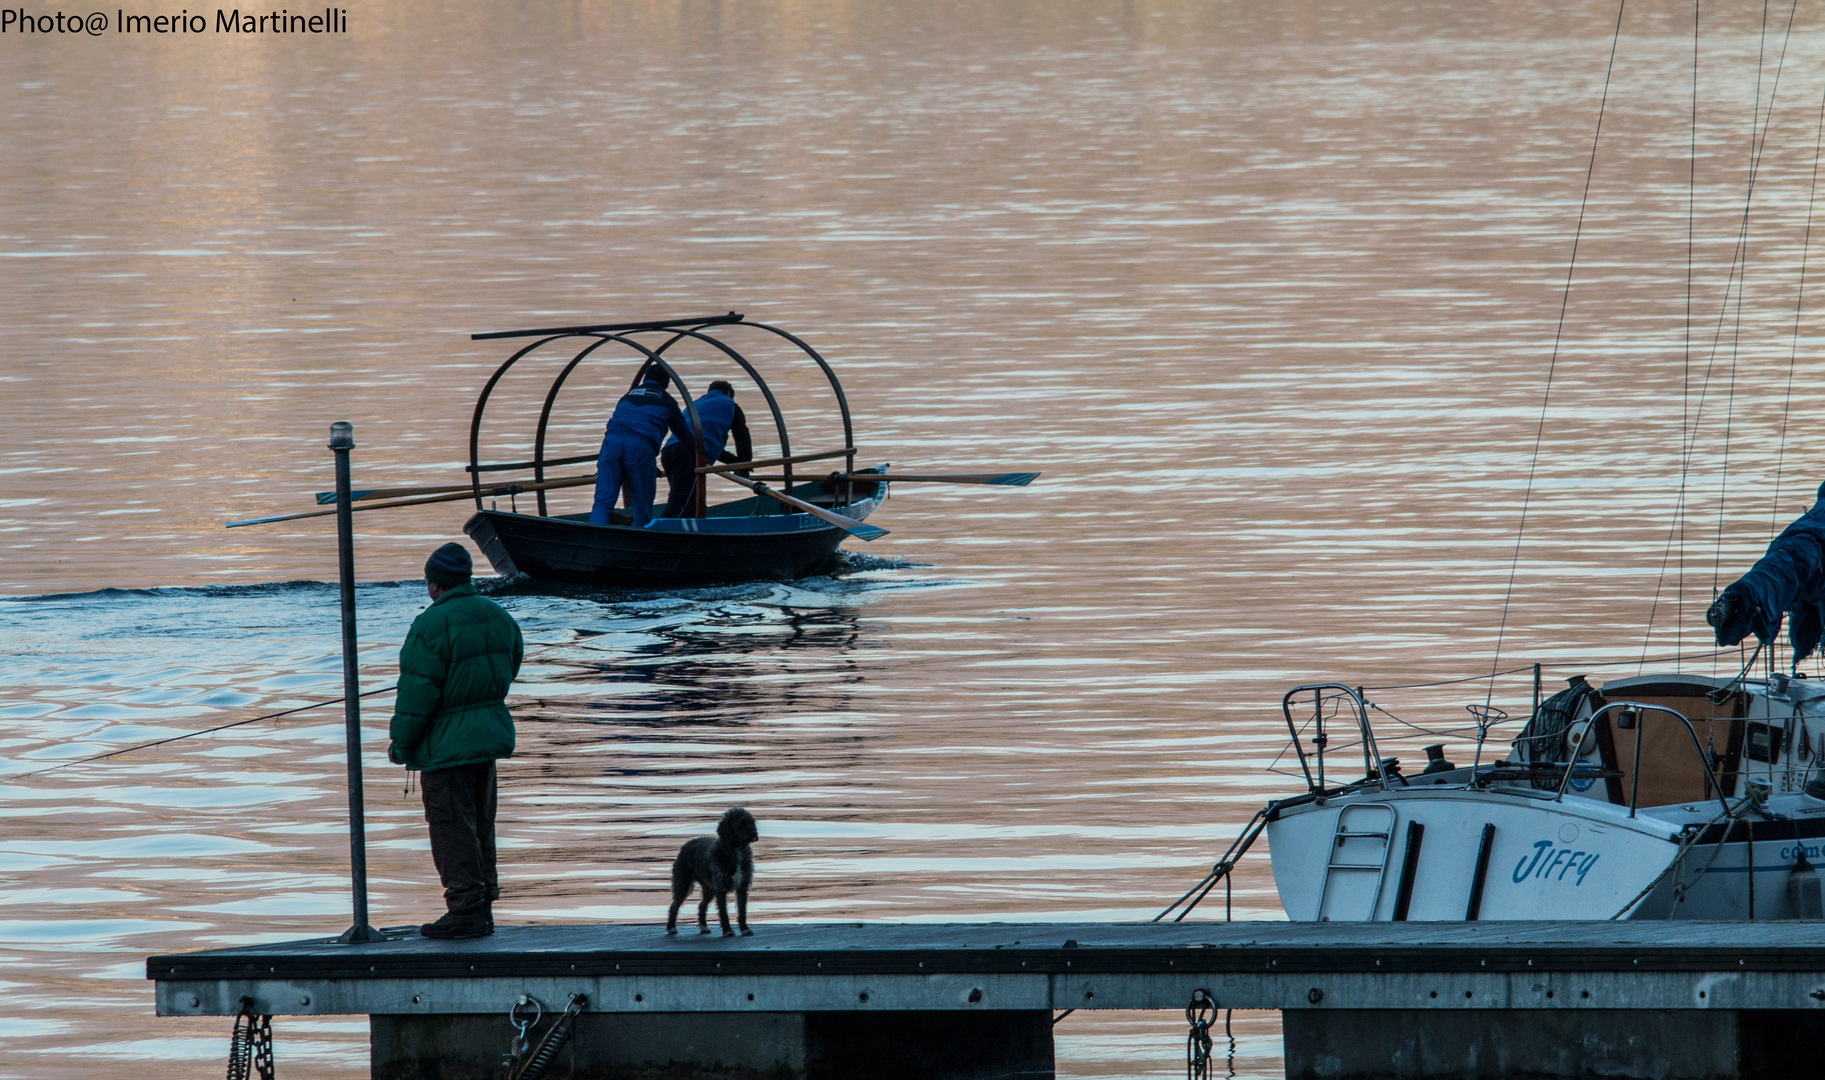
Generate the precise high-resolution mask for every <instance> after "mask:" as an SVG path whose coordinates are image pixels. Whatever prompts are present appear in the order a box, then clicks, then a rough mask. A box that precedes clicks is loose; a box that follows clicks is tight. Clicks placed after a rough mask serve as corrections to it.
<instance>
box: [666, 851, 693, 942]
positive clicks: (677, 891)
mask: <svg viewBox="0 0 1825 1080" xmlns="http://www.w3.org/2000/svg"><path fill="white" fill-rule="evenodd" d="M678 871H679V865H678V864H677V863H673V864H672V908H671V910H670V911H667V912H666V913H665V932H666V933H668V934H676V933H677V932H678V909H679V908H681V907H683V906H684V901H685V897H687V896H690V895H691V876H690V875H689V874H681V873H679V872H678Z"/></svg>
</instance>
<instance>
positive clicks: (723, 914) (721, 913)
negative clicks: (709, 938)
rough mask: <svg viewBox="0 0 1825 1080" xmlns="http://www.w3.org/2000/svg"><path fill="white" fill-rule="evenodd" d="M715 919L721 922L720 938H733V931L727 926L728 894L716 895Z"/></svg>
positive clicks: (720, 893)
mask: <svg viewBox="0 0 1825 1080" xmlns="http://www.w3.org/2000/svg"><path fill="white" fill-rule="evenodd" d="M716 917H717V918H719V919H721V920H722V936H723V937H734V936H735V931H734V930H733V929H732V928H730V926H729V894H728V893H726V892H719V893H717V894H716Z"/></svg>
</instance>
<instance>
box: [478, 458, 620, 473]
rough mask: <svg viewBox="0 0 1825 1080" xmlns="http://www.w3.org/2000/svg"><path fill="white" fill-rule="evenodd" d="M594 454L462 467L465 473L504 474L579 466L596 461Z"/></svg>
mask: <svg viewBox="0 0 1825 1080" xmlns="http://www.w3.org/2000/svg"><path fill="white" fill-rule="evenodd" d="M596 457H597V455H595V454H578V455H577V456H576V457H549V458H543V459H541V460H539V461H507V462H502V463H501V464H499V465H464V466H463V471H464V472H466V473H478V472H505V471H506V470H508V469H530V468H532V467H534V466H536V465H581V464H583V463H584V462H585V461H594V460H596Z"/></svg>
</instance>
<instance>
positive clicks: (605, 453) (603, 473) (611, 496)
mask: <svg viewBox="0 0 1825 1080" xmlns="http://www.w3.org/2000/svg"><path fill="white" fill-rule="evenodd" d="M671 381H672V379H671V376H669V375H667V374H666V373H665V371H664V369H662V368H660V367H659V365H657V364H649V365H647V368H646V377H645V378H644V379H643V380H641V383H640V385H639V386H636V387H634V388H633V389H632V390H629V391H628V392H627V393H626V394H623V395H622V396H621V400H620V401H617V402H615V411H614V414H613V415H612V416H610V417H609V419H608V430H607V431H606V432H604V433H603V435H602V452H601V453H599V454H597V455H596V504H595V506H594V507H592V508H591V509H590V511H589V521H590V524H592V525H607V524H609V521H610V518H611V516H612V515H613V513H614V509H615V497H616V496H617V495H619V494H621V493H622V492H623V491H625V492H626V498H625V502H626V505H627V513H628V516H629V517H631V518H633V523H634V525H635V526H640V525H645V524H646V523H647V522H649V521H651V520H653V493H654V488H656V487H657V486H658V482H659V474H658V472H657V470H656V469H655V468H654V467H653V458H655V457H657V456H658V455H659V441H660V440H661V439H663V438H665V433H666V432H667V431H668V430H669V431H670V432H671V433H672V434H673V435H675V436H677V437H678V438H680V439H689V438H690V437H691V428H690V425H689V424H686V423H685V422H684V414H683V413H682V412H680V411H679V409H678V402H676V401H674V400H673V399H672V395H670V394H668V393H666V392H665V388H666V386H668V385H669V384H670V383H671Z"/></svg>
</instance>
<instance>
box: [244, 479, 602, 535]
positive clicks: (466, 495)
mask: <svg viewBox="0 0 1825 1080" xmlns="http://www.w3.org/2000/svg"><path fill="white" fill-rule="evenodd" d="M595 482H596V478H595V477H593V476H572V477H569V478H567V479H564V480H547V481H545V482H544V483H542V484H503V485H500V486H499V487H498V488H496V489H495V490H496V491H498V492H499V493H500V494H519V493H520V492H526V491H546V490H548V489H550V488H561V487H577V486H578V485H581V484H593V483H595ZM508 488H518V489H519V491H518V492H508V491H507V489H508ZM488 491H489V489H488V488H483V489H482V493H483V494H484V495H485V494H487V493H488ZM497 497H498V496H497ZM470 498H474V491H473V489H471V488H465V489H463V490H462V491H459V492H457V493H455V494H453V495H433V496H431V497H430V498H428V499H403V500H401V501H399V502H383V503H375V504H374V505H372V506H351V507H349V512H350V513H360V512H361V511H363V510H391V509H392V508H394V507H396V506H424V505H426V504H427V503H440V502H453V501H455V500H458V499H470ZM335 512H336V511H334V510H311V511H308V512H306V513H303V514H281V515H279V516H278V517H266V518H249V519H247V520H246V521H231V522H229V523H228V524H227V525H226V526H224V528H229V529H235V528H239V527H241V526H242V525H270V524H272V523H273V522H275V521H297V520H298V519H299V518H314V517H324V516H326V515H329V514H333V513H335Z"/></svg>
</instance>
